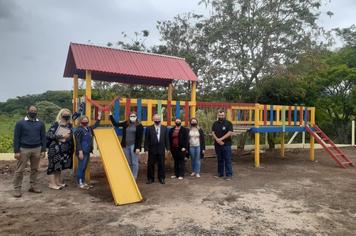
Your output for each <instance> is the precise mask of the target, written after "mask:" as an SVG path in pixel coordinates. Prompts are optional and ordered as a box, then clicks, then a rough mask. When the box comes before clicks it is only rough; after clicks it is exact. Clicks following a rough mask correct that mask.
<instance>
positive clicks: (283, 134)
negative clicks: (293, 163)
mask: <svg viewBox="0 0 356 236" xmlns="http://www.w3.org/2000/svg"><path fill="white" fill-rule="evenodd" d="M284 137H285V133H284V132H282V133H281V156H282V157H284V156H285V151H284V142H285V141H284Z"/></svg>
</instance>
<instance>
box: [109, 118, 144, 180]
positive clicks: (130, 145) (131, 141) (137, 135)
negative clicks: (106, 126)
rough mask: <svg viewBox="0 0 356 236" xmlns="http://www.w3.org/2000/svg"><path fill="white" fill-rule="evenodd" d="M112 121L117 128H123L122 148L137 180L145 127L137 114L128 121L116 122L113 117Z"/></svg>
mask: <svg viewBox="0 0 356 236" xmlns="http://www.w3.org/2000/svg"><path fill="white" fill-rule="evenodd" d="M110 120H111V123H112V124H113V125H114V126H115V127H122V128H123V134H122V140H121V146H122V147H123V148H124V152H125V156H126V159H127V161H128V163H129V165H130V168H131V171H132V174H133V176H134V177H135V179H137V175H138V169H139V164H138V154H139V153H140V150H141V147H142V137H143V126H142V124H141V123H140V122H139V121H138V120H137V115H136V113H135V112H131V113H130V119H129V120H127V121H123V122H116V121H115V119H114V117H113V116H112V115H110Z"/></svg>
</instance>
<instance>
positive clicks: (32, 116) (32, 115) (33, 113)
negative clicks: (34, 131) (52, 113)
mask: <svg viewBox="0 0 356 236" xmlns="http://www.w3.org/2000/svg"><path fill="white" fill-rule="evenodd" d="M27 115H28V117H29V118H31V119H35V118H36V117H37V112H28V113H27Z"/></svg>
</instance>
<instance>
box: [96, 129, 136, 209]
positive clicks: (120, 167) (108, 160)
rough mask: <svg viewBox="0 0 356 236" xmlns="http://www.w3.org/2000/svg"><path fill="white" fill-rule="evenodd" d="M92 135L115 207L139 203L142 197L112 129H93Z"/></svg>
mask: <svg viewBox="0 0 356 236" xmlns="http://www.w3.org/2000/svg"><path fill="white" fill-rule="evenodd" d="M94 135H95V139H96V143H97V145H98V149H99V151H100V156H101V159H102V161H103V165H104V169H105V172H106V177H107V179H108V181H109V185H110V188H111V192H112V195H113V197H114V201H115V204H116V205H123V204H129V203H134V202H140V201H141V200H142V196H141V193H140V190H139V189H138V187H137V184H136V181H135V178H134V177H133V175H132V173H131V170H130V167H129V164H128V162H127V160H126V158H125V154H124V151H123V149H122V147H121V144H120V142H119V139H118V137H117V136H116V133H115V130H114V129H113V128H97V129H94Z"/></svg>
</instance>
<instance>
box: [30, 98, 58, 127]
mask: <svg viewBox="0 0 356 236" xmlns="http://www.w3.org/2000/svg"><path fill="white" fill-rule="evenodd" d="M35 105H36V106H37V108H38V117H39V118H40V119H42V120H43V121H44V122H45V123H52V122H54V121H55V120H56V116H57V114H58V112H59V110H60V109H61V107H59V106H57V105H56V104H54V103H52V102H49V101H41V102H37V103H36V104H35Z"/></svg>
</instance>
